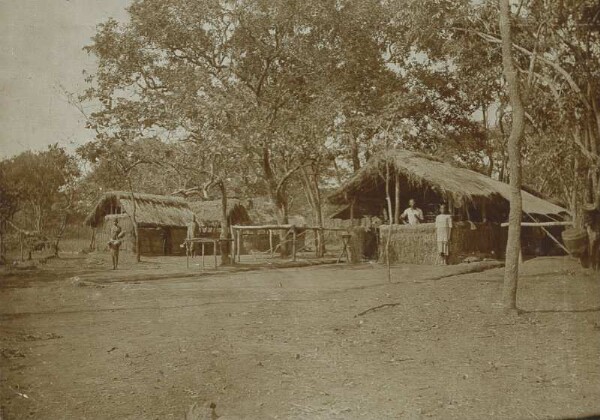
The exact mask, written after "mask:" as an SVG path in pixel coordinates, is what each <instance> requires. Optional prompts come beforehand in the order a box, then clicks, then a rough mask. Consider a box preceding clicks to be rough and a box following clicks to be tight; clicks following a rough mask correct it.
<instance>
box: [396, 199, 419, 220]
mask: <svg viewBox="0 0 600 420" xmlns="http://www.w3.org/2000/svg"><path fill="white" fill-rule="evenodd" d="M408 206H409V207H408V208H407V209H406V210H404V212H403V213H402V214H401V215H400V218H401V219H405V220H408V224H409V225H418V224H420V223H423V220H424V218H423V211H422V210H421V209H420V208H418V207H417V202H416V201H415V200H414V199H413V198H411V199H410V200H409V201H408Z"/></svg>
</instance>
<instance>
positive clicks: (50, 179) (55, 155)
mask: <svg viewBox="0 0 600 420" xmlns="http://www.w3.org/2000/svg"><path fill="white" fill-rule="evenodd" d="M0 166H1V171H0V172H1V173H2V182H1V183H2V194H3V195H5V196H6V198H7V201H6V203H4V200H2V201H3V205H2V207H3V214H2V220H3V222H8V223H10V224H12V225H13V227H14V228H16V229H17V230H19V231H20V232H23V233H29V232H34V233H35V235H36V236H38V237H39V238H41V239H43V238H45V237H47V236H51V237H52V238H53V241H52V245H53V248H54V254H55V255H56V256H58V250H59V244H60V240H61V238H62V235H63V233H64V230H65V228H66V226H67V224H68V219H69V217H70V216H71V214H72V210H73V203H74V196H75V181H76V180H77V178H78V177H79V175H80V171H79V167H78V164H77V161H76V159H75V157H73V156H70V155H69V154H68V153H67V152H66V151H65V149H63V148H61V147H58V145H51V146H49V147H48V149H47V150H45V151H42V152H24V153H21V154H20V155H17V156H15V157H14V158H11V159H8V160H4V161H2V162H1V163H0ZM11 219H13V220H12V221H11ZM44 241H45V242H47V240H44Z"/></svg>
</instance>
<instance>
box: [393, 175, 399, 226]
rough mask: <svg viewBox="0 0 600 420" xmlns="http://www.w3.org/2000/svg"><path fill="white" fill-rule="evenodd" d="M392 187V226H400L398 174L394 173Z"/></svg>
mask: <svg viewBox="0 0 600 420" xmlns="http://www.w3.org/2000/svg"><path fill="white" fill-rule="evenodd" d="M395 181H396V182H395V185H394V192H395V196H394V224H396V225H397V224H400V174H399V173H398V172H396V180H395Z"/></svg>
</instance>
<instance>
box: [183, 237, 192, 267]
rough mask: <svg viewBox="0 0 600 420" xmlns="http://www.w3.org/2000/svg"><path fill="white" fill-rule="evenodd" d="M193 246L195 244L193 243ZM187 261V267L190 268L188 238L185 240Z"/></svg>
mask: <svg viewBox="0 0 600 420" xmlns="http://www.w3.org/2000/svg"><path fill="white" fill-rule="evenodd" d="M191 246H194V244H193V243H192V244H191ZM185 263H186V265H187V268H190V243H189V242H188V241H187V240H186V241H185Z"/></svg>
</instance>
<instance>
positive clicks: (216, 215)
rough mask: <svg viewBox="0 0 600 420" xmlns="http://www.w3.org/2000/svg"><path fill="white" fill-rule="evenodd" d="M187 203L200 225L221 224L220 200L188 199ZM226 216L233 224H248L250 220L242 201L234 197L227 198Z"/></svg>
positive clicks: (217, 225)
mask: <svg viewBox="0 0 600 420" xmlns="http://www.w3.org/2000/svg"><path fill="white" fill-rule="evenodd" d="M189 205H190V208H191V209H192V211H193V212H194V213H195V214H196V218H197V220H198V223H200V225H204V226H214V227H219V226H221V218H222V216H221V212H222V210H221V200H208V201H190V202H189ZM227 218H228V220H229V224H234V225H248V224H250V221H251V219H250V216H249V215H248V211H247V210H246V207H245V206H244V204H243V203H242V201H241V200H238V199H235V198H228V199H227Z"/></svg>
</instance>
